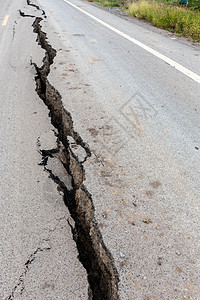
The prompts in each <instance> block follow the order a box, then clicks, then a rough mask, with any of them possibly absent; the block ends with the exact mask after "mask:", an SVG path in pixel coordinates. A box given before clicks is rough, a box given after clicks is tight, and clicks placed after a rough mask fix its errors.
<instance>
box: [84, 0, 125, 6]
mask: <svg viewBox="0 0 200 300" xmlns="http://www.w3.org/2000/svg"><path fill="white" fill-rule="evenodd" d="M90 1H91V2H96V3H97V4H99V5H101V6H107V7H115V6H121V4H120V2H119V1H117V0H90Z"/></svg>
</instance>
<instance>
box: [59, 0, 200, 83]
mask: <svg viewBox="0 0 200 300" xmlns="http://www.w3.org/2000/svg"><path fill="white" fill-rule="evenodd" d="M64 1H65V2H66V3H67V4H69V5H71V6H72V7H74V8H76V9H77V10H79V11H81V12H82V13H83V14H85V15H87V16H88V17H90V18H92V19H93V20H95V21H96V22H98V23H100V24H101V25H103V26H105V27H107V28H108V29H110V30H112V31H114V32H115V33H117V34H119V35H120V36H122V37H124V38H125V39H127V40H129V41H130V42H132V43H134V44H135V45H137V46H139V47H141V48H142V49H144V50H146V51H148V52H149V53H151V54H152V55H154V56H156V57H157V58H159V59H161V60H163V61H164V62H166V63H167V64H169V65H170V66H171V67H174V68H175V69H176V70H178V71H179V72H181V73H183V74H184V75H186V76H187V77H189V78H191V79H192V80H194V81H195V82H197V83H200V76H199V75H198V74H196V73H194V72H192V71H191V70H189V69H187V68H185V67H184V66H182V65H181V64H179V63H177V62H176V61H174V60H173V59H171V58H169V57H167V56H165V55H163V54H161V53H160V52H158V51H156V50H154V49H152V48H150V47H149V46H147V45H145V44H143V43H141V42H140V41H138V40H136V39H134V38H132V37H131V36H129V35H127V34H126V33H123V32H122V31H120V30H118V29H116V28H114V27H113V26H111V25H109V24H108V23H106V22H104V21H102V20H100V19H99V18H97V17H95V16H93V15H92V14H90V13H88V12H87V11H85V10H83V9H82V8H80V7H78V6H76V5H75V4H73V3H71V2H70V1H67V0H64Z"/></svg>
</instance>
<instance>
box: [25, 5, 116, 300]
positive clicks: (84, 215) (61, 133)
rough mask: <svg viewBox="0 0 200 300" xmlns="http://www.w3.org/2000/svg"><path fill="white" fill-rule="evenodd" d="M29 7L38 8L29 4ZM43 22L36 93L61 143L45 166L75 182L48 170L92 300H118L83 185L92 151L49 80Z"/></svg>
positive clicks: (49, 52)
mask: <svg viewBox="0 0 200 300" xmlns="http://www.w3.org/2000/svg"><path fill="white" fill-rule="evenodd" d="M27 4H28V5H32V6H35V5H33V4H31V3H30V1H28V0H27ZM37 9H39V8H37ZM41 21H42V18H39V17H36V18H35V21H34V23H33V25H32V26H33V31H34V32H35V33H36V34H37V42H38V44H39V45H40V46H41V47H42V48H43V49H44V50H45V56H44V59H43V65H42V66H41V67H39V66H37V65H36V64H34V63H33V64H34V66H35V69H36V72H37V75H36V77H35V81H36V92H37V93H38V95H39V97H40V98H41V99H42V100H43V102H44V103H45V104H46V106H47V107H48V108H49V115H50V118H51V123H52V124H53V126H54V127H55V128H56V129H57V131H58V141H59V142H58V143H57V146H58V148H57V149H52V150H42V151H41V153H42V156H43V165H44V166H45V165H46V164H47V161H48V158H49V157H53V156H54V155H56V156H57V158H59V160H60V161H61V163H62V165H63V167H64V168H65V170H66V171H67V173H68V174H69V176H70V178H71V185H72V189H69V188H67V186H66V185H65V184H64V182H62V181H61V180H60V179H59V178H58V177H57V176H55V175H54V174H53V171H52V170H49V169H48V168H47V167H46V168H45V170H46V171H48V172H49V173H50V176H51V178H52V179H53V180H54V181H55V182H56V183H57V184H58V185H59V187H60V189H61V190H62V191H63V193H64V202H65V204H66V206H67V207H68V209H69V212H70V214H71V216H72V218H73V220H74V223H75V225H74V228H72V227H71V228H72V234H73V238H74V241H75V242H76V246H77V249H78V253H79V260H80V262H81V263H82V265H83V266H84V268H85V269H86V271H87V274H88V282H89V286H90V292H89V298H90V299H95V300H98V299H99V300H100V299H109V300H115V299H118V281H119V279H118V273H117V269H116V267H115V266H114V260H113V257H112V255H111V253H110V252H109V251H108V249H107V248H106V246H105V244H104V241H103V238H102V235H101V232H100V230H99V228H98V224H97V221H96V219H95V216H94V211H95V209H94V205H93V201H92V197H91V195H90V193H89V192H88V190H87V188H86V187H85V186H84V184H83V182H84V180H85V172H84V168H83V162H84V161H85V160H86V159H87V158H88V157H89V156H90V155H91V153H90V149H89V146H88V145H87V144H86V143H84V141H83V140H82V138H81V137H80V135H79V134H78V133H77V132H76V131H74V129H73V121H72V117H71V115H70V113H69V112H68V111H67V110H66V109H65V108H64V107H63V104H62V97H61V95H60V94H59V92H58V91H57V90H56V89H55V88H54V87H53V86H52V85H51V84H50V83H49V81H48V79H47V77H48V75H49V73H50V66H51V65H52V64H53V60H54V57H55V56H56V50H55V49H53V48H52V46H51V45H50V44H49V43H48V42H47V38H46V33H45V32H43V31H42V29H41V25H40V22H41ZM69 137H72V138H73V140H74V141H75V143H76V144H77V145H79V146H81V147H82V148H83V149H84V150H85V153H86V155H85V159H84V161H83V162H80V161H79V159H78V157H77V156H76V155H75V154H74V152H73V151H72V149H71V147H70V143H69Z"/></svg>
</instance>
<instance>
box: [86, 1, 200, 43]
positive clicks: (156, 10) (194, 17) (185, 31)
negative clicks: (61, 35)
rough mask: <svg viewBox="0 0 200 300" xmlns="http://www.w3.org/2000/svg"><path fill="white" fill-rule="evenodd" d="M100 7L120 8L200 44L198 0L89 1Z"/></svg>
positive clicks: (199, 8) (199, 2)
mask: <svg viewBox="0 0 200 300" xmlns="http://www.w3.org/2000/svg"><path fill="white" fill-rule="evenodd" d="M89 1H93V2H96V3H97V4H99V5H101V6H107V7H122V8H123V9H125V10H127V12H128V14H130V15H132V16H134V17H136V18H138V19H143V20H146V21H148V22H150V23H152V24H153V25H154V26H156V27H159V28H163V29H165V30H169V31H171V32H174V33H176V34H178V35H180V36H183V37H187V38H188V39H190V40H192V41H195V42H198V43H200V0H189V3H188V4H187V5H184V6H183V5H180V1H181V0H157V1H156V0H133V2H129V1H128V0H124V1H123V0H89Z"/></svg>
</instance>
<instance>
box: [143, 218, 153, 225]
mask: <svg viewBox="0 0 200 300" xmlns="http://www.w3.org/2000/svg"><path fill="white" fill-rule="evenodd" d="M142 222H143V223H145V224H149V223H152V221H151V219H144V220H143V221H142Z"/></svg>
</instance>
